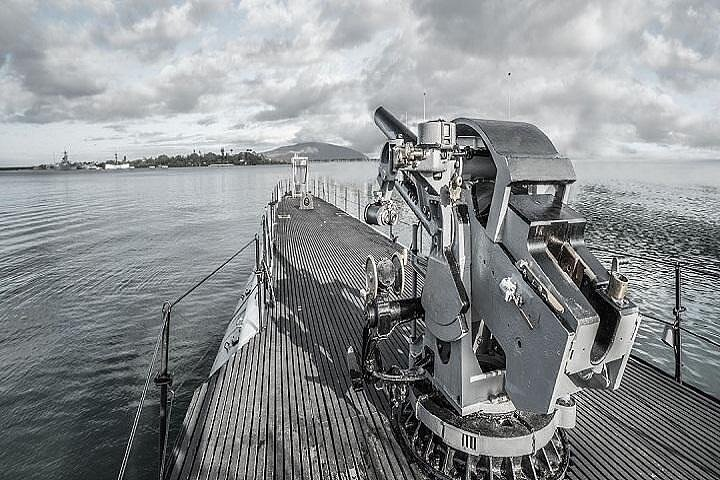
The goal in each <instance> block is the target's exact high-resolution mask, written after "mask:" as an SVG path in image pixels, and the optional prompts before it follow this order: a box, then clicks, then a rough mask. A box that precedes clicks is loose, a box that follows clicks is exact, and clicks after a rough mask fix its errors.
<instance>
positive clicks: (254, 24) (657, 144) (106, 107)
mask: <svg viewBox="0 0 720 480" xmlns="http://www.w3.org/2000/svg"><path fill="white" fill-rule="evenodd" d="M6 3H7V5H6V6H5V7H4V8H3V9H2V10H1V11H0V122H4V123H5V124H6V125H13V126H16V127H18V128H14V129H13V131H22V124H24V123H34V124H36V125H43V126H45V127H47V128H50V126H54V125H62V128H64V129H65V130H66V131H67V132H68V135H71V134H72V133H73V132H75V131H78V132H79V130H80V129H81V128H86V126H87V125H98V126H99V127H100V128H102V127H103V126H105V127H104V128H105V129H107V128H110V129H111V130H112V127H110V126H111V125H115V126H118V128H123V129H125V130H124V131H123V130H117V131H116V133H119V134H126V135H128V139H129V141H130V140H131V141H133V142H138V145H140V142H142V141H145V138H146V137H143V136H140V135H136V134H133V132H137V131H142V130H143V129H147V128H150V129H149V130H147V131H152V132H157V135H156V136H155V137H157V138H160V139H161V140H162V139H164V140H162V141H161V142H160V143H158V142H155V141H154V140H153V141H152V142H151V141H150V139H149V137H147V138H148V140H147V145H148V149H149V150H152V149H153V148H156V146H157V145H170V144H172V145H173V148H179V145H180V142H183V141H186V142H192V143H193V144H195V145H201V144H202V145H211V144H212V143H213V142H217V143H218V144H223V143H225V142H227V143H228V144H231V143H232V142H233V141H236V140H237V141H240V140H242V141H243V142H245V144H246V145H247V143H251V142H250V141H252V143H254V144H255V145H258V146H260V145H262V146H263V148H265V147H272V146H277V145H279V144H283V143H289V142H297V141H306V140H327V141H332V142H334V143H339V144H343V145H348V146H352V147H354V148H358V149H360V150H361V151H363V152H365V153H368V154H371V155H373V154H376V153H377V150H378V149H379V147H380V145H381V143H382V141H383V137H382V135H381V134H380V133H379V131H378V130H377V129H376V128H375V126H374V125H373V123H372V117H371V115H372V112H373V110H374V108H375V107H377V106H378V105H380V104H382V105H385V106H387V107H388V108H390V109H391V110H393V111H394V112H395V113H396V114H397V115H398V116H399V117H401V118H402V117H405V116H407V118H408V123H410V125H411V126H414V124H415V123H417V122H418V121H421V120H422V99H423V92H427V113H428V116H429V117H430V118H436V117H438V116H442V117H445V118H454V117H456V116H461V115H462V116H477V117H485V118H500V119H503V118H505V117H506V116H507V115H508V113H509V114H510V117H511V118H512V119H516V120H524V121H529V122H531V123H535V124H537V125H538V126H539V127H540V128H542V129H543V130H544V131H546V133H548V135H549V136H550V137H551V139H552V140H553V141H554V143H555V144H556V145H557V146H558V148H559V149H560V150H561V151H562V152H563V153H565V154H568V155H571V156H575V157H586V156H596V157H598V158H604V157H613V156H615V157H621V156H628V155H630V156H631V155H649V154H650V153H648V152H653V151H654V152H657V154H658V155H663V154H665V152H667V151H673V152H674V153H678V152H685V154H686V155H688V156H713V155H717V153H716V152H717V150H718V149H720V135H719V134H718V133H720V125H718V118H720V102H719V101H718V97H717V93H716V92H717V90H718V88H719V87H720V85H718V83H720V80H719V79H720V36H719V35H717V24H718V23H720V9H719V6H718V5H717V4H716V2H712V1H710V0H706V1H702V0H689V1H687V2H673V1H670V0H640V1H636V0H615V1H613V2H596V1H589V2H575V1H570V0H561V1H559V2H552V3H546V4H543V5H542V6H540V5H539V4H538V3H537V2H535V1H531V0H521V1H519V2H504V1H501V0H488V1H484V2H475V1H473V0H464V1H460V0H452V1H448V2H434V1H431V0H415V1H412V0H398V1H396V2H384V1H381V0H369V1H368V2H363V3H358V2H352V1H349V0H347V1H346V0H335V1H331V0H307V1H299V0H242V1H240V2H237V4H234V3H232V2H230V1H229V0H176V1H170V0H161V1H158V2H144V1H140V0H129V1H127V2H122V3H115V2H109V1H107V0H52V1H51V2H50V3H47V2H45V3H40V2H33V1H28V2H23V1H17V0H9V1H8V2H6ZM508 72H512V75H511V76H510V77H508V75H507V74H508ZM508 104H509V105H508ZM155 126H158V127H157V128H156V127H155ZM45 127H38V128H45ZM27 128H31V127H30V126H28V127H27ZM158 128H160V129H163V128H164V129H167V130H164V131H160V130H157V129H158ZM6 135H9V134H6ZM78 135H79V133H78ZM103 136H107V137H110V135H104V134H101V133H98V134H97V135H95V134H93V135H92V137H93V138H98V139H99V138H101V137H103ZM22 137H23V136H22V135H20V134H18V136H17V137H12V138H10V137H2V138H0V139H1V140H3V141H14V142H16V143H17V144H19V143H20V142H22V141H23V138H22ZM86 137H87V138H90V136H89V135H83V138H86ZM155 137H153V138H155ZM111 140H112V141H117V139H110V138H108V140H107V141H108V142H109V141H111ZM98 141H100V140H98ZM138 148H141V147H140V146H138ZM681 154H682V153H681Z"/></svg>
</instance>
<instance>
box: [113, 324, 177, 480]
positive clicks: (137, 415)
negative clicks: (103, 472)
mask: <svg viewBox="0 0 720 480" xmlns="http://www.w3.org/2000/svg"><path fill="white" fill-rule="evenodd" d="M164 331H165V326H164V325H163V326H162V328H161V329H160V333H158V336H157V340H156V341H155V351H154V352H153V356H152V360H151V361H150V366H149V367H148V372H147V377H146V378H145V386H144V387H143V391H142V395H140V403H139V404H138V408H137V411H136V412H135V419H134V420H133V426H132V429H131V430H130V437H129V438H128V443H127V445H126V447H125V454H124V455H123V461H122V465H121V466H120V473H118V480H122V478H123V477H124V476H125V469H126V468H127V463H128V459H129V458H130V451H131V450H132V445H133V441H134V440H135V434H136V433H137V427H138V423H139V422H140V414H141V413H142V409H143V405H144V403H145V398H146V397H147V392H148V388H149V387H150V379H151V378H152V373H153V369H154V368H155V361H156V360H157V354H158V351H159V350H160V343H161V340H162V336H163V332H164Z"/></svg>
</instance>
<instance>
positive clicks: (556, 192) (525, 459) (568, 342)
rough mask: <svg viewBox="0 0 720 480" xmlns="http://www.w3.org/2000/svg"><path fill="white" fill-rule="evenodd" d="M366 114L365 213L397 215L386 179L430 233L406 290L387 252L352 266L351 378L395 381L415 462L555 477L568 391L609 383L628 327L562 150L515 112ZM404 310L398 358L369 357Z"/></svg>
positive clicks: (571, 407)
mask: <svg viewBox="0 0 720 480" xmlns="http://www.w3.org/2000/svg"><path fill="white" fill-rule="evenodd" d="M375 123H376V124H377V126H378V127H379V128H380V130H381V131H382V132H383V133H384V134H385V136H386V137H387V139H388V141H387V142H386V143H385V145H384V147H383V149H382V154H381V158H380V167H379V173H378V178H377V180H378V183H379V186H380V190H379V192H378V193H377V197H376V201H374V202H373V203H371V204H370V205H368V206H367V207H366V209H365V220H366V222H367V223H370V224H375V225H393V224H395V223H397V221H398V217H399V211H400V205H399V204H398V203H397V202H396V201H395V200H394V199H393V193H395V192H397V194H398V196H399V197H400V198H401V199H402V200H403V201H404V203H405V204H406V205H407V207H408V208H409V210H410V211H411V212H412V213H413V214H414V216H415V217H416V218H417V222H418V223H419V225H420V226H421V227H422V228H423V229H424V230H425V231H426V232H427V235H428V236H429V238H430V239H431V242H430V243H431V244H430V247H429V253H428V256H427V259H426V262H427V266H426V269H425V270H426V272H425V276H424V284H423V287H422V293H421V294H420V295H419V296H418V297H417V298H397V297H398V291H397V288H396V289H395V292H394V293H393V292H392V288H389V287H390V286H392V285H394V284H396V283H397V277H398V276H402V275H404V273H403V272H402V270H401V269H399V268H398V267H397V263H398V262H397V261H395V260H393V261H390V262H389V263H388V259H383V260H381V262H380V263H379V264H378V265H380V264H382V266H383V268H382V272H381V273H378V272H377V266H376V265H374V263H375V262H374V259H372V263H373V265H370V266H368V265H366V272H368V271H369V273H368V275H367V277H368V283H369V285H370V286H373V285H374V290H372V288H371V287H369V288H368V289H367V290H368V291H370V290H372V293H368V295H367V297H366V302H367V309H366V310H367V325H366V328H365V331H364V336H363V348H362V349H361V353H360V358H359V359H358V364H359V369H360V370H361V371H362V375H363V376H364V378H365V379H366V380H371V381H373V382H375V383H382V382H387V383H393V382H394V384H395V385H398V384H402V385H406V388H404V389H401V390H400V391H401V392H402V397H401V398H399V399H397V398H396V399H395V401H394V402H393V421H394V423H395V425H396V428H395V431H396V435H397V436H399V440H400V441H401V442H402V443H404V444H405V447H406V450H407V451H410V452H412V454H413V455H414V456H415V457H416V460H417V461H418V462H419V463H420V465H421V466H422V467H423V468H424V469H425V470H426V473H428V474H429V475H431V476H433V477H436V478H477V479H483V478H488V479H489V478H531V479H540V478H542V479H556V478H562V477H563V476H564V473H565V469H566V467H567V464H568V458H569V450H568V446H567V441H566V436H565V434H564V432H563V429H566V428H572V427H573V426H574V424H575V408H576V407H575V402H574V400H573V398H572V395H573V394H574V393H576V392H578V391H580V390H582V389H586V388H597V389H610V390H612V389H617V388H618V386H619V384H620V381H621V378H622V375H623V370H624V368H625V365H626V362H627V360H628V357H629V354H630V351H631V348H632V345H633V341H634V339H635V335H636V333H637V330H638V327H639V313H638V308H637V306H636V305H635V304H634V303H633V302H632V301H631V300H629V299H628V298H627V296H626V292H627V288H628V279H627V278H626V277H625V276H624V275H623V274H622V273H621V272H620V271H619V268H616V267H613V268H612V269H611V270H610V271H608V270H607V269H606V268H604V267H603V266H602V265H601V263H600V262H599V261H598V260H597V259H596V258H595V257H594V256H593V255H592V253H591V252H590V251H589V250H588V248H587V246H586V245H585V242H584V231H585V226H586V220H585V219H584V218H583V217H582V216H581V215H580V214H578V213H577V212H576V211H575V210H573V209H572V208H571V207H570V206H568V204H567V203H568V195H569V187H570V185H571V184H572V183H573V182H574V181H575V172H574V169H573V165H572V163H571V162H570V160H569V159H567V158H565V157H563V156H561V155H559V154H558V152H557V150H556V149H555V147H554V146H553V144H552V143H551V141H550V140H549V139H548V137H547V136H546V135H545V134H544V133H543V132H542V131H540V129H538V128H537V127H536V126H534V125H531V124H528V123H520V122H510V121H496V120H480V119H472V118H457V119H455V120H453V121H445V120H433V121H428V122H423V123H420V124H419V125H418V133H417V135H416V134H414V133H413V132H411V131H410V130H409V129H408V128H407V127H406V126H405V125H403V124H402V123H401V122H400V121H399V120H398V119H397V118H395V117H394V116H393V115H392V114H391V113H390V112H388V111H387V110H386V109H384V108H383V107H379V108H378V109H377V110H376V112H375ZM613 263H614V264H615V262H613ZM392 265H396V268H394V269H393V268H392ZM373 266H374V267H375V271H374V272H373ZM378 285H379V286H380V290H378ZM383 286H384V287H385V288H384V289H383V288H382V287H383ZM378 291H379V292H380V294H378ZM383 292H384V293H383ZM412 318H421V320H422V322H423V324H424V329H423V333H422V335H421V336H418V337H416V338H415V339H414V341H412V342H411V343H412V344H411V346H410V355H409V357H410V358H409V366H408V368H406V369H404V370H401V369H399V368H398V367H393V369H388V370H383V368H382V362H381V359H380V357H381V355H380V354H379V349H378V345H379V343H380V342H382V340H384V339H385V338H387V336H388V335H389V333H390V332H391V331H392V330H393V329H394V328H395V327H396V326H397V325H400V324H402V323H404V322H407V321H409V320H410V319H412ZM394 391H396V392H397V391H398V390H397V389H395V390H394Z"/></svg>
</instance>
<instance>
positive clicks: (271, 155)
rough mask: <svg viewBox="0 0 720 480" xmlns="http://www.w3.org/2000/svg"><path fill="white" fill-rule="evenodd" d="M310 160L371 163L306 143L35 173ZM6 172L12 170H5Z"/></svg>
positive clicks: (70, 165)
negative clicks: (302, 158)
mask: <svg viewBox="0 0 720 480" xmlns="http://www.w3.org/2000/svg"><path fill="white" fill-rule="evenodd" d="M296 153H297V154H299V155H304V156H307V157H308V158H309V159H310V161H319V162H331V161H353V160H368V157H367V156H366V155H365V154H363V153H360V152H358V151H357V150H353V149H352V148H348V147H343V146H340V145H333V144H332V143H323V142H304V143H297V144H294V145H286V146H283V147H279V148H275V149H273V150H268V151H265V152H260V153H258V152H256V151H254V150H252V149H246V150H241V151H236V150H235V149H232V148H231V149H225V148H221V149H220V152H219V153H216V152H201V151H194V150H193V152H192V153H189V154H185V155H158V156H156V157H144V158H139V159H135V160H127V158H126V157H123V158H122V159H118V158H117V155H116V158H115V160H110V161H106V162H70V161H68V160H67V155H66V156H65V157H64V160H63V162H61V163H56V164H44V165H39V166H36V167H27V168H34V169H36V170H100V169H105V170H124V169H131V168H178V167H209V166H233V165H267V164H284V163H290V159H291V158H292V156H293V155H294V154H296ZM5 169H7V170H9V169H12V168H5Z"/></svg>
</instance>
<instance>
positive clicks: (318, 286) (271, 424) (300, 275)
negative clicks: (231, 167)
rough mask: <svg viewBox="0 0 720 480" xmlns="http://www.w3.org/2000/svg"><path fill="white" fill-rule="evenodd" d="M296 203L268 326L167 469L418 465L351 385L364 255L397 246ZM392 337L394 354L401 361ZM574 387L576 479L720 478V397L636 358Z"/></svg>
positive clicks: (338, 474)
mask: <svg viewBox="0 0 720 480" xmlns="http://www.w3.org/2000/svg"><path fill="white" fill-rule="evenodd" d="M297 205H298V201H297V200H296V199H285V200H283V201H282V202H281V203H280V205H279V208H278V214H279V218H278V219H277V225H278V226H277V233H276V235H277V238H276V246H277V253H276V255H277V257H276V258H277V262H276V266H275V279H276V282H277V283H276V296H277V299H276V300H277V302H276V305H275V307H274V308H273V309H272V310H270V311H269V313H268V318H267V320H266V328H265V329H263V330H262V331H261V332H260V333H259V334H258V335H257V336H255V337H254V338H253V339H252V340H251V341H250V343H249V344H248V345H246V346H245V347H243V348H242V350H241V351H240V352H239V353H237V354H236V355H235V356H234V357H233V358H232V359H231V360H230V361H229V362H228V364H227V365H226V366H225V367H223V368H221V369H220V370H219V371H218V372H217V373H216V374H215V375H213V377H212V378H210V379H209V380H208V381H207V382H205V383H204V384H203V385H202V386H201V387H200V388H198V390H197V391H196V392H195V394H194V396H193V400H192V402H191V404H190V407H189V409H188V412H187V414H186V417H185V421H184V424H183V429H182V431H181V433H180V437H179V439H178V442H177V444H176V446H175V448H174V450H173V453H172V457H171V458H170V465H171V466H170V469H169V471H168V475H167V478H170V479H173V480H174V479H204V480H205V479H212V480H215V479H235V478H238V479H240V478H247V479H253V478H288V479H290V478H293V479H294V478H301V479H313V480H320V479H365V478H368V479H374V478H388V479H395V478H397V479H414V478H424V477H423V476H422V475H421V474H420V473H419V472H418V471H417V469H416V467H415V466H412V465H410V464H409V463H408V460H406V458H405V456H404V455H403V453H402V452H401V449H400V447H399V446H398V444H397V443H396V441H395V439H394V437H393V435H392V432H391V428H390V425H389V422H388V419H387V418H388V417H387V412H388V405H387V402H386V400H385V397H384V396H383V395H382V394H381V393H380V392H376V391H367V393H363V392H361V393H356V392H354V391H353V390H352V388H351V387H350V378H349V375H348V372H347V366H346V361H345V351H346V349H347V346H348V345H350V344H352V345H355V346H358V345H359V344H360V334H361V328H362V318H361V299H360V294H359V290H360V289H361V288H362V287H363V285H364V274H363V265H364V260H365V258H366V256H367V255H368V254H373V255H375V257H376V258H379V257H382V256H388V255H390V254H391V253H392V252H394V251H396V249H397V246H396V245H394V244H392V243H391V242H390V241H389V240H387V239H386V238H384V237H382V236H381V235H379V234H377V233H376V232H374V231H373V230H372V229H371V228H370V227H368V226H366V225H365V224H363V223H361V222H358V221H357V220H355V219H353V218H351V217H349V216H347V215H345V214H344V213H342V212H341V211H340V210H338V209H337V208H335V207H334V206H331V205H329V204H327V203H325V202H323V201H322V200H319V199H316V200H315V207H316V208H315V210H311V211H303V210H299V209H298V208H297ZM285 216H289V217H288V218H284V217H285ZM407 283H409V282H406V284H407ZM395 337H396V339H395V342H396V343H394V344H393V345H391V348H390V349H389V351H386V354H389V355H394V356H395V358H396V362H397V363H402V362H403V359H404V358H405V356H404V354H403V345H402V342H401V341H400V340H401V338H402V337H401V336H399V335H395ZM386 364H389V362H388V363H386ZM577 400H578V425H577V428H575V429H574V430H571V431H570V441H571V450H572V457H571V465H570V468H569V471H568V476H567V477H568V478H570V479H588V480H590V479H592V480H602V479H608V478H623V479H624V478H668V479H676V478H680V479H698V480H700V479H703V480H705V479H713V478H716V479H720V455H719V453H720V435H718V432H720V405H719V404H718V402H717V401H714V400H712V399H709V398H707V397H705V396H703V395H701V394H699V393H697V392H695V391H693V390H692V389H690V388H687V387H684V386H680V385H678V384H676V383H674V382H673V381H672V380H671V379H669V377H667V376H666V375H664V374H662V373H659V372H658V371H657V370H655V369H654V368H652V367H650V366H647V365H645V364H643V363H642V362H640V361H638V360H636V359H631V361H630V363H629V365H628V369H627V371H626V375H625V378H624V380H623V386H622V387H621V389H620V391H618V392H613V393H608V392H584V393H582V394H580V395H578V398H577Z"/></svg>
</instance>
